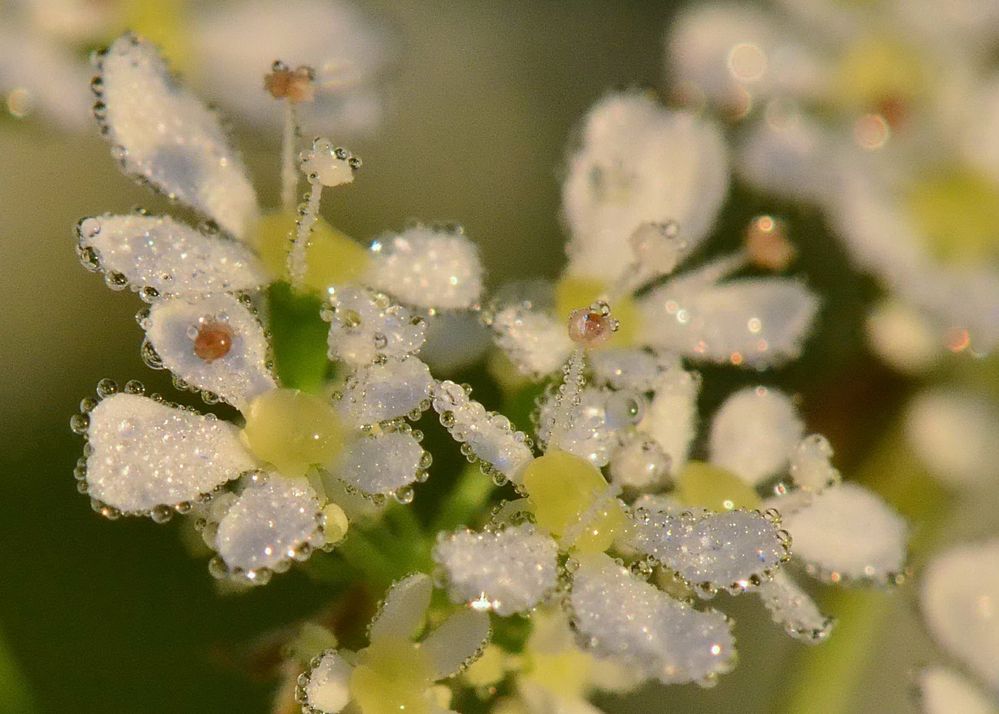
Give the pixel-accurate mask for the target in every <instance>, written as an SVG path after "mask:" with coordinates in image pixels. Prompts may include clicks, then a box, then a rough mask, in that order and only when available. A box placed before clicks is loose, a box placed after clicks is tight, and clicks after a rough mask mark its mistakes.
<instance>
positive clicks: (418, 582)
mask: <svg viewBox="0 0 999 714" xmlns="http://www.w3.org/2000/svg"><path fill="white" fill-rule="evenodd" d="M432 592H433V585H432V583H431V580H430V578H429V577H428V576H426V575H423V574H416V575H410V576H409V577H407V578H403V579H402V580H400V581H398V582H397V583H395V584H394V585H393V586H392V588H391V589H390V590H389V591H388V593H387V594H386V596H385V600H384V601H383V603H382V605H381V607H380V608H379V611H378V614H377V615H375V618H374V619H373V620H372V622H371V625H370V626H369V628H368V646H367V647H365V648H364V649H362V650H359V651H357V652H352V651H350V650H346V649H330V650H327V651H325V652H324V653H322V654H321V655H319V656H318V657H316V658H315V659H313V660H312V663H311V665H310V667H309V669H308V671H306V672H305V673H304V674H303V675H302V676H301V677H299V681H298V691H297V697H298V700H299V702H300V703H301V704H302V712H303V714H336V713H337V712H340V711H343V710H344V709H345V708H346V707H348V706H350V707H351V711H354V710H356V711H358V712H360V714H380V713H382V712H395V711H407V712H425V713H426V714H443V713H444V712H450V711H451V710H450V709H448V708H447V706H446V704H442V703H441V702H440V701H439V699H440V697H439V695H438V692H437V691H435V687H434V683H435V682H439V681H441V680H445V679H449V678H451V677H454V676H456V675H458V674H459V673H461V672H462V671H463V670H464V669H465V668H466V667H467V666H468V665H469V664H471V663H472V662H473V661H474V660H475V659H476V658H477V657H478V656H479V655H480V654H481V652H482V650H483V648H484V647H485V646H486V643H487V642H488V640H489V616H488V615H487V614H485V613H483V612H477V611H475V610H473V609H466V610H462V611H460V612H457V613H454V614H452V615H450V616H449V617H448V618H447V619H445V620H444V621H442V622H441V623H440V624H438V625H437V626H436V627H434V628H433V629H431V630H430V632H429V633H428V634H426V635H425V636H423V638H422V639H421V640H420V641H418V642H415V641H414V638H415V637H417V636H419V635H420V633H422V632H423V630H424V626H425V620H426V614H427V609H428V608H429V606H430V597H431V594H432Z"/></svg>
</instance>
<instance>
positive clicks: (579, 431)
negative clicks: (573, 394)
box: [537, 387, 642, 468]
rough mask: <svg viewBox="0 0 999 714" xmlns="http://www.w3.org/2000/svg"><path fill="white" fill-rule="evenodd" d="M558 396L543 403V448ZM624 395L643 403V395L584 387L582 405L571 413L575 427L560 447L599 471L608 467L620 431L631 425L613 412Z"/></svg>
mask: <svg viewBox="0 0 999 714" xmlns="http://www.w3.org/2000/svg"><path fill="white" fill-rule="evenodd" d="M555 394H556V393H555V392H549V393H547V394H546V395H545V396H544V398H543V399H542V400H541V402H540V406H539V412H538V429H537V434H538V440H539V442H540V443H541V445H542V446H546V445H547V443H548V438H549V436H550V435H551V431H552V426H553V424H554V421H555V414H556V406H557V405H556V402H557V399H556V397H555ZM622 395H624V396H625V398H631V399H633V400H634V403H635V404H640V400H642V397H641V395H635V396H630V395H626V393H621V392H614V391H612V390H610V389H598V388H596V387H584V388H583V389H582V391H581V392H580V394H579V404H578V405H576V406H575V407H574V408H573V409H572V410H571V424H570V426H569V428H568V429H567V430H565V433H564V434H562V435H561V436H560V438H559V443H558V448H559V449H561V450H562V451H568V452H569V453H571V454H575V455H576V456H579V457H581V458H584V459H586V460H587V461H589V462H590V463H591V464H593V465H594V466H596V467H597V468H600V467H602V466H606V465H607V463H608V462H609V461H610V458H611V454H612V453H613V452H614V450H615V449H616V448H617V445H618V430H619V429H621V428H623V427H626V426H628V422H623V423H621V422H620V421H618V422H615V420H614V419H613V417H612V416H611V413H610V410H611V409H612V406H611V404H612V403H617V402H619V401H621V400H620V397H621V396H622Z"/></svg>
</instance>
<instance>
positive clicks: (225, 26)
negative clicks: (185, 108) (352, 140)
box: [191, 0, 390, 136]
mask: <svg viewBox="0 0 999 714" xmlns="http://www.w3.org/2000/svg"><path fill="white" fill-rule="evenodd" d="M195 12H196V15H195V17H194V21H193V22H192V23H191V30H192V34H191V44H192V45H193V51H194V54H195V55H196V57H197V60H198V62H197V64H198V78H199V79H200V84H201V85H202V86H203V88H204V90H205V92H206V95H207V96H208V97H210V98H211V99H212V100H213V101H217V102H219V103H220V104H223V105H225V106H227V107H229V108H230V109H231V110H232V112H233V115H234V116H235V117H237V118H238V119H240V120H242V121H247V122H252V123H255V124H258V125H265V126H267V127H269V128H271V129H277V128H278V127H279V126H281V122H282V110H283V106H282V104H283V103H282V102H278V101H275V100H274V99H273V98H272V97H271V96H270V94H267V93H265V92H263V91H261V82H262V78H263V76H264V75H265V74H266V73H267V72H268V71H269V70H270V66H271V63H272V62H274V61H275V60H280V61H282V62H284V63H285V64H286V65H288V66H289V67H292V68H294V67H297V66H299V65H308V66H310V67H312V68H313V69H314V70H315V72H316V78H315V88H316V96H315V100H314V101H312V102H308V103H302V104H299V106H298V107H297V110H298V114H299V119H300V121H301V123H302V128H303V131H304V133H305V134H306V135H307V136H312V135H319V134H325V133H328V132H330V131H335V132H337V133H344V132H346V133H350V134H352V135H355V134H368V133H370V132H371V131H372V130H374V129H375V128H376V126H377V124H378V121H379V119H380V115H381V113H382V100H381V98H380V97H379V96H378V93H377V92H376V91H375V90H374V89H373V88H372V86H371V85H372V84H373V83H374V82H375V81H376V80H377V78H378V74H379V73H380V71H381V70H382V68H383V67H384V65H385V63H386V60H387V59H388V57H387V55H388V54H389V49H390V48H389V47H388V44H389V42H388V40H389V38H388V36H387V33H385V32H383V31H382V30H381V28H380V27H378V26H377V25H375V24H374V23H373V22H372V21H371V20H370V19H369V18H368V17H367V16H366V15H365V13H364V12H363V11H362V10H360V9H359V8H358V7H356V6H355V5H353V4H351V3H349V2H345V1H343V0H339V1H338V0H284V1H282V2H273V0H253V1H252V2H244V3H235V4H234V3H224V4H215V3H204V4H199V5H198V6H196V8H195Z"/></svg>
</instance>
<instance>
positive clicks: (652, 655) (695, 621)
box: [569, 554, 735, 684]
mask: <svg viewBox="0 0 999 714" xmlns="http://www.w3.org/2000/svg"><path fill="white" fill-rule="evenodd" d="M569 605H570V608H571V611H572V618H573V622H574V624H575V628H576V630H577V632H579V633H580V635H581V636H582V637H583V638H584V640H586V641H588V643H589V645H590V647H591V648H592V649H593V650H594V651H595V652H597V653H598V654H600V655H603V656H607V657H613V658H615V659H619V660H623V661H624V662H626V663H627V664H628V666H629V667H633V668H635V669H636V670H637V671H640V672H641V673H642V674H643V675H645V676H646V677H649V678H654V679H658V680H659V681H660V682H663V683H665V684H679V683H683V682H699V683H708V682H710V681H712V680H713V679H714V678H715V677H716V676H717V675H719V674H722V673H724V672H726V671H728V670H729V669H731V668H732V666H733V664H734V655H735V642H734V639H733V637H732V633H731V631H730V629H729V624H728V622H727V620H726V618H725V616H724V615H721V614H720V613H718V612H714V611H707V612H701V611H698V610H695V609H694V608H692V607H691V606H690V605H687V604H686V603H683V602H680V601H679V600H674V599H673V598H671V597H670V596H669V595H667V594H665V593H663V592H662V591H660V590H658V589H657V588H655V587H653V586H652V585H650V584H648V583H646V582H644V581H642V580H639V579H638V578H636V577H635V576H634V575H632V574H631V573H630V572H629V571H628V569H627V568H625V567H623V566H621V565H618V564H617V563H615V562H614V561H613V560H611V558H609V557H608V556H606V555H603V554H599V555H591V556H586V557H584V558H582V559H581V560H580V563H579V566H578V568H577V569H576V571H575V573H574V575H573V581H572V592H571V594H570V597H569Z"/></svg>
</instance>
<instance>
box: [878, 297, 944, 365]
mask: <svg viewBox="0 0 999 714" xmlns="http://www.w3.org/2000/svg"><path fill="white" fill-rule="evenodd" d="M865 327H866V332H867V343H868V344H869V345H870V346H871V349H873V351H874V353H875V354H877V356H878V357H880V358H881V359H882V360H884V361H885V362H887V363H888V364H889V365H891V366H892V367H894V368H895V369H897V370H899V371H901V372H904V373H906V374H912V375H916V374H919V373H920V372H925V371H926V370H928V369H930V368H931V367H933V365H934V364H936V363H937V362H939V361H940V358H941V357H943V355H944V341H943V339H942V336H941V334H940V328H939V326H938V325H937V324H935V323H934V322H933V321H932V320H931V319H930V318H929V316H928V315H927V314H926V313H925V312H923V311H922V310H918V309H917V308H915V307H913V306H912V305H909V304H907V303H905V302H903V301H901V300H897V299H895V298H888V299H886V300H884V301H883V302H881V303H880V304H879V305H877V306H875V308H874V309H873V310H872V311H871V314H870V315H868V316H867V322H866V323H865Z"/></svg>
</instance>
